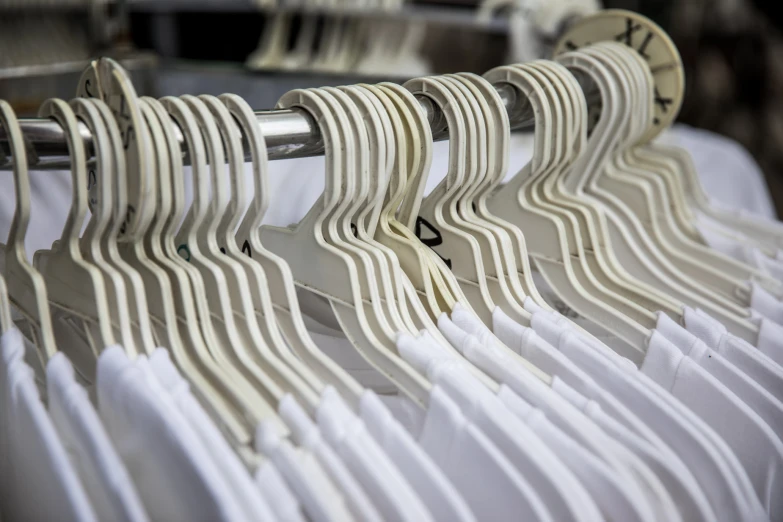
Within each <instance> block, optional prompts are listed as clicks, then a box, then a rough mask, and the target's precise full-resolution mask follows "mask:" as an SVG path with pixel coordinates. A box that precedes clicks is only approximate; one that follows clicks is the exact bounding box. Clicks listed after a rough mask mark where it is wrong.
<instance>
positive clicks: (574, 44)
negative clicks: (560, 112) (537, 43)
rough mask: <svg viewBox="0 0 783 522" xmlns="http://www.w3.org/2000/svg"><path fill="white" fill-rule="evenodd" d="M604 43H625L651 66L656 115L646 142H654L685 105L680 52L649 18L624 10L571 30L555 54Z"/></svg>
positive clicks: (600, 15) (588, 19)
mask: <svg viewBox="0 0 783 522" xmlns="http://www.w3.org/2000/svg"><path fill="white" fill-rule="evenodd" d="M605 41H611V42H620V43H624V44H625V45H627V46H629V47H631V48H632V49H634V50H635V51H636V52H637V53H639V56H641V57H642V58H644V59H645V60H646V61H647V63H648V65H649V66H650V72H652V76H653V81H654V82H655V87H654V89H655V90H654V92H655V115H654V118H653V126H652V127H651V128H650V130H649V131H648V132H647V135H646V136H645V139H646V140H651V139H652V138H654V137H655V136H657V135H658V134H660V133H661V132H662V131H663V129H665V128H666V127H668V126H669V125H670V124H671V123H672V122H673V121H674V119H675V118H676V117H677V113H678V112H679V110H680V107H681V106H682V100H683V97H684V95H685V71H684V69H683V66H682V59H681V58H680V53H679V52H678V51H677V47H676V46H675V45H674V42H672V40H671V38H669V35H668V34H666V32H665V31H664V30H663V29H661V27H660V26H659V25H658V24H656V23H655V22H653V21H652V20H650V19H649V18H647V17H645V16H642V15H640V14H638V13H634V12H632V11H626V10H624V9H607V10H605V11H600V12H599V13H596V14H595V15H591V16H588V17H586V18H583V19H582V20H580V21H579V22H577V23H575V24H574V25H573V26H572V27H570V28H569V29H568V30H567V31H566V32H565V34H564V35H563V36H562V37H561V38H560V40H559V41H558V43H557V45H556V46H555V51H554V54H555V56H557V55H558V54H562V53H565V52H569V51H576V50H578V49H581V48H582V47H585V46H588V45H591V44H594V43H598V42H605Z"/></svg>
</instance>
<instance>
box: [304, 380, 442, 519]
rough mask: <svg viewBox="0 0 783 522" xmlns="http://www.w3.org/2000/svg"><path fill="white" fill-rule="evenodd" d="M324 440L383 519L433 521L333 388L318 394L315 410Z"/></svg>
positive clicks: (417, 497)
mask: <svg viewBox="0 0 783 522" xmlns="http://www.w3.org/2000/svg"><path fill="white" fill-rule="evenodd" d="M316 418H317V421H318V426H319V427H320V429H321V433H322V434H323V436H324V438H325V439H326V441H327V442H328V443H329V445H330V446H331V447H332V448H333V449H334V450H335V451H336V452H337V454H338V455H340V457H341V458H342V460H343V462H345V464H346V465H347V466H348V469H349V470H350V471H351V473H352V474H353V476H354V477H356V479H357V480H358V481H359V482H360V483H361V484H362V487H363V488H364V490H365V491H366V492H367V494H368V495H369V496H370V498H371V499H372V501H373V504H374V505H375V507H376V508H377V509H378V511H379V512H380V513H381V515H382V516H383V517H384V518H386V519H391V520H411V521H414V520H417V521H418V520H422V521H424V520H432V515H431V514H430V512H429V510H428V509H427V507H426V506H425V504H424V502H423V501H422V500H421V499H420V498H419V496H418V492H416V491H414V490H413V488H411V486H410V484H408V482H407V481H406V480H405V478H404V476H403V475H402V473H401V472H400V471H399V469H398V468H397V466H396V465H395V464H394V463H393V462H392V460H391V459H390V458H389V457H388V456H387V455H386V454H385V453H384V452H383V450H382V449H381V448H380V447H379V446H378V444H377V443H376V442H375V440H374V439H373V437H372V436H371V435H370V434H369V433H368V431H367V428H366V426H365V425H364V422H363V421H362V419H360V418H359V417H357V416H356V415H355V414H354V413H353V412H351V411H350V409H349V408H348V406H347V405H346V404H345V403H344V402H343V401H342V399H341V398H340V396H339V394H338V393H337V391H336V390H335V389H334V388H331V387H328V388H326V389H325V390H324V391H323V393H322V394H321V402H320V403H319V405H318V409H317V411H316Z"/></svg>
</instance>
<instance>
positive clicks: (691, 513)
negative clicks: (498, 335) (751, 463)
mask: <svg viewBox="0 0 783 522" xmlns="http://www.w3.org/2000/svg"><path fill="white" fill-rule="evenodd" d="M552 389H553V390H555V391H556V392H558V393H559V394H560V396H561V397H563V398H564V399H566V400H568V401H569V402H570V403H571V404H572V405H573V406H575V407H577V408H579V409H580V411H582V412H583V413H584V414H585V415H586V416H587V417H588V418H589V419H591V420H592V421H593V422H595V424H596V425H597V426H598V427H600V428H601V429H602V430H603V431H604V433H606V434H607V435H608V436H609V437H611V438H612V439H614V440H616V441H619V442H620V443H622V444H623V445H624V446H625V447H627V448H629V449H630V450H631V451H633V452H634V454H635V455H637V456H638V457H639V458H640V459H642V461H643V462H644V463H645V464H646V465H647V467H649V468H650V470H651V471H652V472H653V473H655V475H656V476H657V477H658V478H659V479H660V480H661V482H662V483H663V485H664V487H665V488H666V490H667V491H668V492H669V494H670V495H671V497H672V500H673V502H674V504H675V506H676V507H677V510H678V511H679V513H680V516H681V518H682V520H684V521H685V520H689V521H690V520H693V521H695V520H704V521H708V520H709V521H712V520H717V517H716V516H715V513H714V512H713V510H712V507H710V503H709V501H708V500H707V497H706V496H705V495H704V492H703V491H702V490H701V488H700V487H699V484H698V483H697V482H696V479H695V478H694V476H693V475H692V474H691V472H690V471H689V470H688V469H687V468H686V467H685V465H684V464H683V463H682V461H681V460H680V459H679V458H678V457H677V456H675V455H674V454H673V453H672V452H670V451H669V452H659V451H658V450H657V448H656V447H655V446H653V445H652V444H650V443H649V442H648V441H646V440H645V439H643V438H642V437H640V436H639V435H638V434H636V433H634V432H633V431H632V430H630V429H629V428H627V427H626V426H624V425H623V424H622V423H620V422H619V421H617V420H616V419H614V418H613V417H611V416H610V415H608V414H607V413H606V412H605V411H604V410H603V408H601V405H600V404H598V403H597V402H596V401H593V400H590V399H587V398H586V397H585V396H584V395H582V394H580V393H579V392H578V391H576V390H574V389H573V388H571V387H570V386H568V385H567V384H566V383H565V382H563V381H562V380H561V379H560V378H558V377H554V380H553V382H552Z"/></svg>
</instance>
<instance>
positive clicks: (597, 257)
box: [537, 60, 682, 320]
mask: <svg viewBox="0 0 783 522" xmlns="http://www.w3.org/2000/svg"><path fill="white" fill-rule="evenodd" d="M537 64H538V65H539V66H540V67H541V68H542V69H546V70H548V71H549V72H550V73H551V75H554V76H556V77H557V78H558V79H559V81H560V82H561V86H562V88H563V89H564V90H565V91H564V92H563V93H562V101H563V102H564V105H566V106H568V107H569V108H570V109H571V115H570V117H569V118H568V121H571V122H573V124H574V125H573V126H572V129H573V132H572V133H570V132H566V133H565V134H566V143H567V144H569V143H574V144H575V146H574V148H573V150H572V152H571V154H572V156H571V160H570V164H569V166H568V168H570V169H573V170H574V171H575V173H577V172H580V171H583V172H584V171H586V170H587V169H589V168H591V167H590V162H589V161H585V160H586V158H590V157H592V156H591V155H590V152H589V149H590V147H592V146H597V147H599V148H600V147H601V144H600V142H599V143H595V142H596V141H599V140H597V139H596V138H599V139H600V138H601V136H600V135H596V134H593V136H591V138H592V139H591V140H587V132H586V131H587V128H586V126H587V104H586V101H585V98H584V94H583V93H582V91H581V89H580V87H579V85H578V84H577V83H576V80H575V79H574V78H573V75H571V73H569V72H568V71H567V70H566V68H565V67H563V66H561V65H559V64H556V63H554V62H548V61H544V60H542V61H540V62H537ZM566 130H567V131H568V129H566ZM610 132H611V131H610ZM594 143H595V145H594ZM574 162H575V163H574ZM563 172H564V171H563ZM561 175H562V172H561ZM558 179H559V177H558V176H557V175H556V174H552V173H550V174H549V176H547V178H546V179H544V180H543V184H542V188H543V193H544V195H545V197H546V198H548V199H549V200H550V201H553V202H554V203H555V204H557V205H559V206H561V207H563V208H569V209H571V211H572V215H573V216H574V217H575V218H576V219H577V220H578V222H579V230H580V231H581V232H582V239H583V241H584V244H585V246H586V254H587V255H586V259H587V262H588V264H589V266H590V268H591V270H592V271H593V273H594V274H599V273H603V274H605V275H606V276H607V277H606V278H605V279H602V281H603V282H604V284H606V286H607V287H608V288H610V289H612V290H614V291H615V292H617V293H618V294H620V295H623V296H625V297H626V298H628V299H630V300H632V301H633V302H635V303H637V304H639V305H641V306H643V307H644V308H646V309H647V310H648V311H650V312H657V311H664V312H665V313H667V314H668V315H670V316H671V317H673V318H675V319H677V320H680V319H681V314H682V304H681V303H678V302H677V301H675V300H673V299H671V298H670V297H669V296H668V295H666V294H665V293H662V292H659V291H658V290H657V289H656V288H654V287H652V286H650V285H647V284H645V283H644V282H642V281H639V280H637V279H635V278H634V277H633V276H631V275H630V274H629V273H628V272H626V271H625V269H624V268H623V267H622V265H621V264H620V263H619V261H618V260H617V258H616V256H615V254H614V250H613V248H612V243H611V239H610V237H609V233H608V230H607V229H606V223H605V221H604V220H602V219H601V218H602V215H601V214H600V212H598V211H597V209H596V208H594V207H593V206H591V205H590V204H589V203H588V202H586V201H584V200H583V199H580V198H578V197H571V196H568V195H567V194H566V193H565V192H562V191H560V190H558V187H559V184H558V183H557V180H558Z"/></svg>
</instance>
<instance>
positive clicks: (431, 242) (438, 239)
mask: <svg viewBox="0 0 783 522" xmlns="http://www.w3.org/2000/svg"><path fill="white" fill-rule="evenodd" d="M422 226H424V227H425V228H427V230H429V231H430V232H431V233H432V234H434V237H423V236H422ZM413 233H414V234H416V237H417V238H419V241H421V242H422V243H423V244H424V245H426V246H428V247H430V249H432V251H433V252H435V254H437V256H438V257H439V258H441V259H442V260H443V262H444V263H446V266H448V267H449V269H451V259H446V258H445V257H443V256H442V255H440V254H438V252H436V251H435V248H434V247H436V246H438V245H442V244H443V235H442V234H441V233H440V230H438V229H437V228H435V227H434V226H432V224H431V223H430V222H429V221H427V220H426V219H424V218H423V217H421V216H417V217H416V226H415V227H414V231H413Z"/></svg>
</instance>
